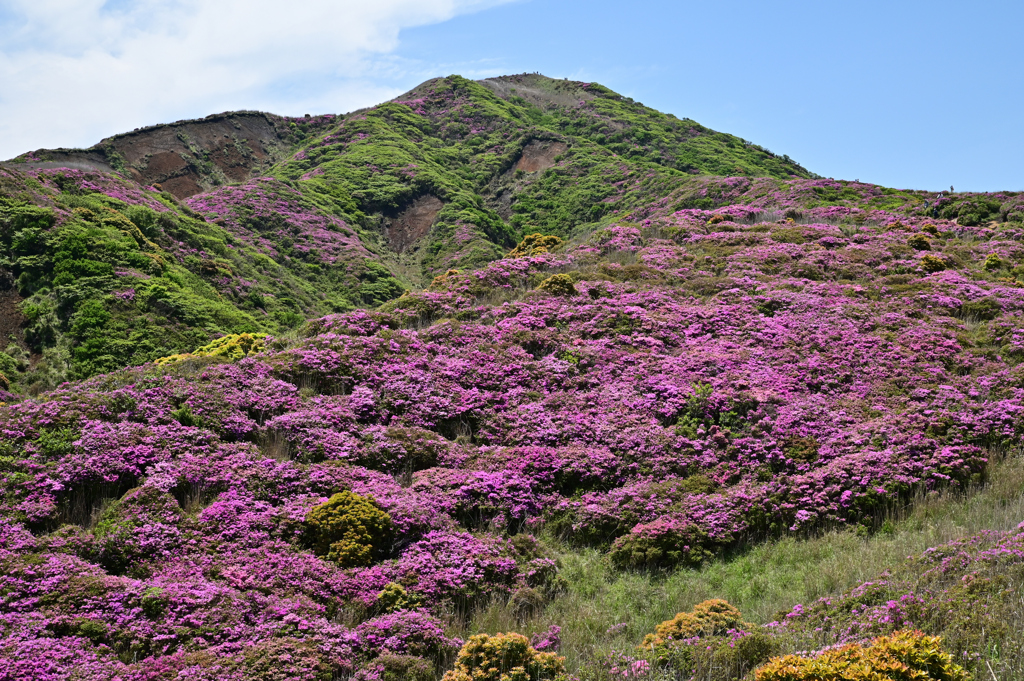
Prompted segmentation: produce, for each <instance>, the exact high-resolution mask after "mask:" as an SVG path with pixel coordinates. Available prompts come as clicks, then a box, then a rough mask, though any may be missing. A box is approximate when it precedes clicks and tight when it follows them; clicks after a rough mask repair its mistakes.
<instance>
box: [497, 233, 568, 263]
mask: <svg viewBox="0 0 1024 681" xmlns="http://www.w3.org/2000/svg"><path fill="white" fill-rule="evenodd" d="M563 243H564V242H563V241H562V239H561V237H557V236H553V235H550V234H528V235H526V236H525V237H523V240H522V241H520V242H519V245H517V246H516V247H515V248H513V249H512V250H511V251H509V254H508V255H507V256H505V257H508V258H527V257H529V256H531V255H540V254H541V253H549V252H552V251H557V250H558V249H559V248H561V247H562V245H563Z"/></svg>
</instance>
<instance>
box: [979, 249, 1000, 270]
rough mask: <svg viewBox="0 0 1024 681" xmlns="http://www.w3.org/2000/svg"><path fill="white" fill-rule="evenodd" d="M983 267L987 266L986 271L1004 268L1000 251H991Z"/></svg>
mask: <svg viewBox="0 0 1024 681" xmlns="http://www.w3.org/2000/svg"><path fill="white" fill-rule="evenodd" d="M982 267H984V268H985V271H986V272H996V271H998V270H1001V269H1002V268H1003V259H1002V258H1000V257H999V254H998V253H989V254H988V257H987V258H985V264H984V265H982Z"/></svg>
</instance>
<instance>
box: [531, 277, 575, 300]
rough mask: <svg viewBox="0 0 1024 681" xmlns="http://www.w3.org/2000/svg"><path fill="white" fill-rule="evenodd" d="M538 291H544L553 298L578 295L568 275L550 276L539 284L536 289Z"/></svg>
mask: <svg viewBox="0 0 1024 681" xmlns="http://www.w3.org/2000/svg"><path fill="white" fill-rule="evenodd" d="M537 290H538V291H544V292H546V293H550V294H551V295H554V296H574V295H576V294H577V293H579V292H578V291H577V290H576V285H575V284H574V283H573V281H572V277H570V276H569V275H568V274H552V275H551V276H550V277H548V278H547V279H545V280H544V281H542V282H540V286H538V287H537Z"/></svg>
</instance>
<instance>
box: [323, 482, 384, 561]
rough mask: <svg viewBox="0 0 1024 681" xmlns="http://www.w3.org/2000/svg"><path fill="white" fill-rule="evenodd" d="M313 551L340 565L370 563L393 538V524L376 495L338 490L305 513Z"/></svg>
mask: <svg viewBox="0 0 1024 681" xmlns="http://www.w3.org/2000/svg"><path fill="white" fill-rule="evenodd" d="M306 531H307V537H308V540H309V542H310V544H311V545H312V547H313V551H314V552H315V553H316V554H317V555H318V556H323V557H325V558H327V560H330V561H332V562H334V563H337V564H338V565H339V566H341V567H357V566H361V565H370V564H371V563H373V561H374V559H376V558H377V557H378V556H379V555H381V554H382V553H383V552H384V550H385V548H386V547H387V545H388V543H389V542H390V540H391V536H392V533H393V532H394V525H393V524H392V522H391V516H389V515H388V514H387V513H385V512H384V511H382V510H381V509H380V508H379V507H378V506H377V504H376V502H375V501H374V500H373V497H361V496H359V495H358V494H353V493H352V492H348V491H345V492H339V493H338V494H335V495H334V496H333V497H331V498H330V500H328V501H327V503H324V504H321V505H320V506H316V507H314V508H313V509H311V510H310V512H309V513H308V514H307V515H306Z"/></svg>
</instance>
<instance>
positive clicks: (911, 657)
mask: <svg viewBox="0 0 1024 681" xmlns="http://www.w3.org/2000/svg"><path fill="white" fill-rule="evenodd" d="M941 642H942V641H941V639H939V638H938V637H937V636H926V635H925V634H923V633H921V632H920V631H898V632H896V633H894V634H891V635H889V636H880V637H878V638H876V639H874V640H873V641H872V642H871V643H870V644H868V645H862V644H859V643H852V644H850V645H846V646H843V647H841V648H838V649H835V650H828V651H826V652H824V653H822V654H821V655H818V656H817V657H802V656H799V655H786V656H784V657H777V658H773V659H772V660H770V661H769V662H768V664H766V665H764V666H763V667H760V668H758V669H757V670H756V671H755V672H754V675H755V678H756V679H757V681H884V680H885V679H893V680H898V681H904V680H905V681H969V680H970V678H971V676H970V674H968V673H967V671H965V670H964V668H963V667H961V666H959V665H958V664H956V663H955V662H953V658H952V657H951V656H950V655H949V654H948V653H945V652H943V651H942V648H941V647H940V644H941Z"/></svg>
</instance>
